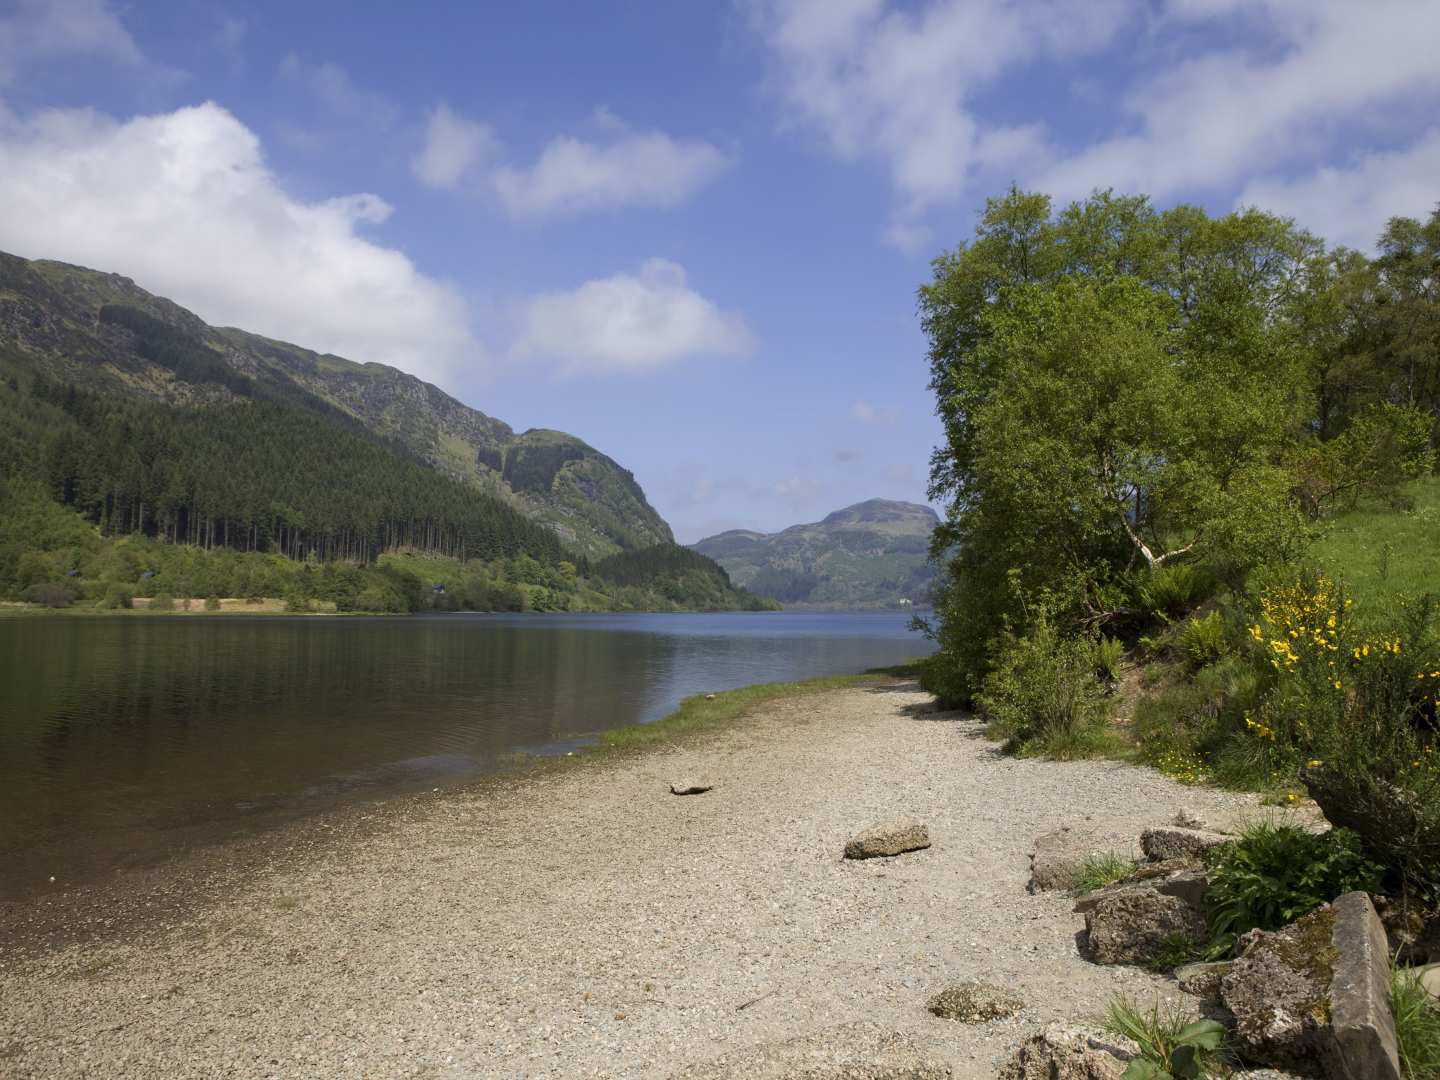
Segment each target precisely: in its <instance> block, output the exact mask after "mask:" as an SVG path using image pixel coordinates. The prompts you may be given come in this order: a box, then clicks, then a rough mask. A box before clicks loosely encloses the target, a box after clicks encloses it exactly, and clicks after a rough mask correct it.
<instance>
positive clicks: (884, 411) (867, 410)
mask: <svg viewBox="0 0 1440 1080" xmlns="http://www.w3.org/2000/svg"><path fill="white" fill-rule="evenodd" d="M850 416H851V417H852V418H853V419H855V420H858V421H859V422H860V423H862V424H893V423H895V422H896V421H898V420H899V419H900V410H899V409H898V408H897V407H896V406H894V405H876V404H874V403H873V402H869V401H866V400H864V399H863V398H862V399H860V400H859V401H857V402H855V404H854V405H851V406H850Z"/></svg>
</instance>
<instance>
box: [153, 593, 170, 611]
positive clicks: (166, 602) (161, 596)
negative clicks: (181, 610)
mask: <svg viewBox="0 0 1440 1080" xmlns="http://www.w3.org/2000/svg"><path fill="white" fill-rule="evenodd" d="M146 610H147V611H174V610H175V598H174V597H173V596H171V595H170V594H169V593H163V592H162V593H156V594H155V595H154V596H152V597H151V598H150V606H149V607H148V608H147V609H146Z"/></svg>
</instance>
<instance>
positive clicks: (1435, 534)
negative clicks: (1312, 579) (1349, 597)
mask: <svg viewBox="0 0 1440 1080" xmlns="http://www.w3.org/2000/svg"><path fill="white" fill-rule="evenodd" d="M1315 559H1316V562H1318V563H1319V564H1320V566H1322V567H1323V568H1324V569H1325V570H1326V572H1327V573H1329V574H1330V576H1331V577H1333V578H1335V579H1337V580H1338V581H1341V582H1343V583H1344V584H1345V587H1346V588H1347V589H1348V590H1349V591H1350V592H1351V593H1352V594H1353V595H1354V598H1355V602H1356V604H1357V605H1358V606H1360V607H1362V608H1363V609H1366V610H1367V611H1368V610H1375V611H1383V610H1384V609H1385V607H1386V606H1387V605H1388V604H1390V603H1391V602H1392V601H1393V600H1394V599H1395V598H1396V597H1398V596H1411V597H1417V596H1420V595H1422V594H1424V593H1426V592H1440V477H1434V476H1430V477H1425V478H1424V479H1422V480H1418V481H1416V482H1415V483H1413V484H1411V485H1410V486H1409V487H1408V488H1407V489H1406V490H1405V492H1404V496H1403V501H1402V504H1401V505H1400V506H1398V507H1397V506H1389V505H1384V504H1379V505H1373V506H1363V507H1361V508H1359V509H1356V510H1352V511H1349V512H1348V513H1344V514H1340V515H1338V516H1337V517H1336V518H1335V519H1334V520H1333V521H1332V522H1331V523H1330V525H1329V528H1328V530H1327V531H1326V534H1325V536H1324V537H1323V538H1322V539H1321V541H1320V542H1319V544H1317V545H1316V548H1315Z"/></svg>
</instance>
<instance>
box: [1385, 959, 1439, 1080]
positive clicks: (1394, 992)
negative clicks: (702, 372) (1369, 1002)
mask: <svg viewBox="0 0 1440 1080" xmlns="http://www.w3.org/2000/svg"><path fill="white" fill-rule="evenodd" d="M1390 1012H1391V1013H1392V1014H1393V1015H1394V1017H1395V1039H1396V1041H1397V1042H1398V1043H1399V1044H1400V1069H1401V1071H1402V1072H1403V1073H1404V1074H1405V1077H1406V1080H1435V1078H1436V1077H1440V1002H1437V1001H1436V1000H1435V999H1434V998H1433V997H1431V996H1430V993H1429V991H1427V990H1426V989H1425V987H1423V986H1421V985H1420V980H1419V979H1417V978H1416V977H1415V976H1414V975H1413V974H1411V973H1410V972H1408V971H1406V970H1405V969H1403V968H1396V969H1394V970H1392V971H1391V974H1390Z"/></svg>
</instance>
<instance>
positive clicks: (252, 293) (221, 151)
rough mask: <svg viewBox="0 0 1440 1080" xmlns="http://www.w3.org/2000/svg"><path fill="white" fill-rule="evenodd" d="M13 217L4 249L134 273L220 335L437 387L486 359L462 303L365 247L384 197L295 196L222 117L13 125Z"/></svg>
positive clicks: (194, 112) (193, 111)
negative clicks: (377, 367)
mask: <svg viewBox="0 0 1440 1080" xmlns="http://www.w3.org/2000/svg"><path fill="white" fill-rule="evenodd" d="M0 205H3V206H5V208H6V212H5V214H4V216H3V218H0V247H3V248H4V249H5V250H8V251H12V252H15V253H17V254H21V255H26V256H30V257H40V258H52V259H60V260H64V261H67V262H74V263H81V264H84V265H87V266H91V267H95V268H97V269H102V270H111V271H117V272H120V273H123V274H126V275H128V276H131V277H133V278H135V279H136V281H137V282H139V283H140V284H141V285H142V286H144V287H145V288H147V289H149V290H151V291H153V292H156V293H159V294H162V295H165V296H168V297H170V298H172V299H174V300H175V301H177V302H178V303H180V304H183V305H184V306H186V307H188V308H190V309H192V310H193V311H195V312H196V313H197V314H199V315H200V316H201V317H202V318H204V319H206V320H207V321H209V322H211V323H218V324H230V325H235V326H240V327H243V328H245V329H247V330H253V331H257V332H259V333H262V334H266V335H269V336H272V337H277V338H283V339H286V340H289V341H293V342H296V343H297V344H300V345H304V346H308V347H310V348H313V349H318V350H321V351H328V352H334V353H339V354H341V355H343V356H348V357H350V358H352V359H355V360H362V361H364V360H374V361H380V362H384V363H388V364H394V365H395V366H397V367H400V368H403V369H405V370H407V371H411V372H413V373H414V374H416V375H420V376H422V377H424V378H430V379H436V378H442V379H443V378H444V377H445V375H446V374H447V373H448V372H450V371H451V370H453V366H454V365H455V364H457V363H458V362H460V361H461V360H462V359H464V358H466V357H467V356H470V355H472V354H473V353H474V351H475V343H474V341H473V340H472V338H471V336H470V333H469V330H468V327H467V320H466V312H465V306H464V303H463V302H462V300H461V298H460V297H459V295H458V294H457V293H456V292H455V291H454V290H453V289H452V288H450V287H449V286H447V285H445V284H443V283H442V282H439V281H436V280H434V279H432V278H429V277H427V276H425V275H424V274H422V273H420V272H419V271H418V270H417V269H416V268H415V266H414V265H413V264H412V263H411V261H410V260H409V259H408V258H407V257H406V256H405V255H404V254H402V253H401V252H399V251H396V250H394V249H393V248H388V247H385V246H383V245H381V244H379V243H376V242H375V241H373V240H371V239H368V238H366V237H365V236H364V235H363V231H364V229H365V227H366V226H370V225H374V224H378V223H379V222H382V221H384V220H385V219H386V218H387V217H388V216H389V214H390V212H391V209H390V207H389V206H388V205H387V204H386V203H385V202H384V201H383V200H382V199H380V198H379V197H377V196H375V195H368V194H354V195H345V196H341V197H338V198H333V199H327V200H321V201H306V200H303V199H299V198H296V197H294V196H292V195H290V194H289V193H288V192H286V191H285V190H284V188H283V187H282V186H281V184H280V182H279V181H278V180H277V178H276V177H275V175H274V174H273V173H272V172H270V170H269V169H268V168H267V167H266V164H265V161H264V158H263V154H262V152H261V146H260V141H259V139H258V138H257V137H256V136H255V135H254V133H253V132H251V131H250V130H249V129H248V128H246V127H245V125H244V124H242V123H240V121H239V120H237V119H236V118H235V117H234V116H232V115H231V114H230V113H228V112H227V111H226V110H224V109H223V108H221V107H220V106H218V105H215V104H213V103H207V104H204V105H200V106H197V107H193V108H185V109H179V110H177V111H175V112H172V113H164V114H160V115H156V116H142V117H136V118H134V119H131V120H128V121H124V122H120V121H116V120H114V119H112V118H109V117H106V116H103V115H101V114H98V113H95V112H91V111H79V110H52V111H47V112H41V113H38V114H36V115H34V116H33V117H31V118H29V119H26V120H11V121H9V122H6V123H3V124H0Z"/></svg>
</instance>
